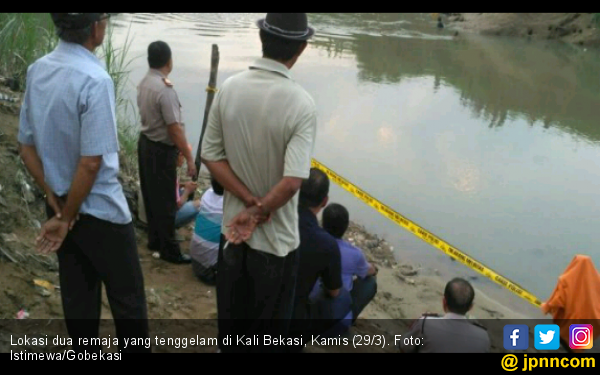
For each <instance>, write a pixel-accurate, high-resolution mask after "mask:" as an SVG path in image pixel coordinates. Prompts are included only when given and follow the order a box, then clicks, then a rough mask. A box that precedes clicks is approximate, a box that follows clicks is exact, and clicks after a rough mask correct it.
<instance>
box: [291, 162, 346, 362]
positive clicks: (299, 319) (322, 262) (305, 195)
mask: <svg viewBox="0 0 600 375" xmlns="http://www.w3.org/2000/svg"><path fill="white" fill-rule="evenodd" d="M328 201H329V178H328V177H327V174H325V172H323V171H321V170H319V169H316V168H312V169H311V170H310V176H309V178H308V180H306V181H304V182H303V183H302V187H301V188H300V202H299V205H298V217H299V221H300V247H299V248H298V252H299V253H300V254H299V256H300V265H299V267H298V280H297V282H296V292H295V296H294V299H295V301H294V315H293V317H294V320H293V321H292V327H291V333H292V335H293V336H294V337H311V336H312V335H315V336H317V335H323V336H330V334H329V333H328V331H329V330H330V329H331V330H332V331H337V330H338V329H337V327H335V323H336V322H338V321H340V320H342V319H343V318H344V317H345V315H347V313H348V311H349V310H350V306H351V303H352V301H351V298H350V293H349V292H348V290H347V289H343V288H342V286H343V283H342V260H341V254H340V248H339V246H338V243H337V242H336V240H335V238H334V237H333V236H332V235H331V234H329V233H327V232H326V231H325V230H324V229H323V228H321V227H320V226H319V221H318V219H317V215H318V214H319V213H320V212H321V210H322V209H323V208H324V207H325V206H327V202H328ZM317 280H320V281H319V282H320V284H322V285H319V286H320V288H319V291H320V293H319V294H318V295H311V294H312V293H311V292H312V291H313V289H314V288H315V284H316V283H317ZM326 333H327V334H326ZM290 349H291V350H290V351H291V352H294V351H296V352H299V351H302V349H303V345H296V346H294V348H293V349H292V348H290Z"/></svg>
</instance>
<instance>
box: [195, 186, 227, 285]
mask: <svg viewBox="0 0 600 375" xmlns="http://www.w3.org/2000/svg"><path fill="white" fill-rule="evenodd" d="M211 184H212V187H211V188H210V189H208V190H207V191H206V192H205V193H204V194H203V195H202V199H201V200H200V209H199V213H198V216H196V225H195V228H194V234H193V236H192V241H191V243H190V256H191V257H192V270H193V271H194V274H195V275H196V277H198V278H199V279H200V280H201V281H203V282H204V283H206V284H208V285H213V286H214V285H216V282H217V259H218V253H219V241H220V238H221V225H222V222H223V187H222V186H221V185H219V183H218V182H217V181H216V180H215V179H214V177H213V178H211Z"/></svg>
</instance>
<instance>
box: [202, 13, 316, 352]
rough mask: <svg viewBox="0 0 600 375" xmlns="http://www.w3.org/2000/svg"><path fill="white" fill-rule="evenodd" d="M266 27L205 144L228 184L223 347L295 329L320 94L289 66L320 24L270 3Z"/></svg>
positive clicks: (220, 99) (222, 253) (209, 160)
mask: <svg viewBox="0 0 600 375" xmlns="http://www.w3.org/2000/svg"><path fill="white" fill-rule="evenodd" d="M258 27H259V28H260V38H261V42H262V49H263V58H261V59H257V60H256V61H255V62H254V63H252V65H251V66H250V68H249V69H248V70H246V71H244V72H242V73H239V74H237V75H234V76H232V77H230V78H229V79H227V80H226V81H225V83H223V85H222V87H221V90H220V91H219V92H218V93H217V96H216V97H215V99H214V102H213V105H212V108H211V110H210V114H209V120H208V124H207V127H206V132H205V135H204V139H203V144H202V151H203V154H202V155H201V156H202V161H203V162H204V164H205V165H206V166H207V167H208V169H209V170H210V173H211V175H212V176H214V177H215V178H216V179H217V181H218V182H219V183H220V184H221V186H223V187H224V188H225V195H224V203H223V227H222V234H223V235H225V234H226V235H227V240H229V241H230V243H229V244H228V247H227V248H225V249H224V244H225V242H226V241H227V240H226V239H225V237H223V236H222V238H221V244H220V250H219V259H218V278H217V309H218V314H219V315H218V318H219V343H220V345H219V346H220V349H221V350H222V351H223V352H225V351H252V350H259V351H283V348H284V346H282V345H262V343H264V342H263V341H262V338H264V335H265V334H271V335H274V336H275V337H280V335H281V336H283V337H285V336H286V335H287V333H288V330H289V322H290V318H291V316H292V309H293V298H294V289H295V285H296V270H297V266H298V251H297V250H296V249H297V248H298V246H299V245H300V234H299V230H298V212H297V209H298V194H297V193H298V190H299V189H300V185H301V183H302V181H303V180H304V179H306V178H308V175H309V171H310V165H311V157H312V152H313V148H314V141H315V136H316V122H317V120H316V115H317V111H316V106H315V104H314V101H313V99H312V98H311V96H310V95H309V94H308V93H307V92H306V91H305V90H304V89H303V88H302V87H301V86H300V85H299V84H298V83H296V82H295V81H294V80H293V78H292V75H291V73H290V69H291V68H292V66H294V64H295V63H296V61H297V60H298V58H299V57H300V55H301V54H302V52H303V51H304V49H305V48H306V46H307V40H308V39H309V38H310V37H311V36H312V35H313V34H314V30H313V29H312V28H310V27H309V26H308V21H307V17H306V14H305V13H269V14H267V16H266V19H262V20H260V21H258ZM265 217H269V218H270V220H268V221H266V222H265V221H264V219H265ZM258 224H260V225H258ZM257 225H258V226H257ZM230 230H231V231H230ZM234 321H236V322H240V323H241V325H240V326H238V327H233V326H232V325H231V324H232V323H233V322H234ZM245 323H246V324H245ZM228 335H232V337H234V338H235V337H236V336H237V337H240V336H242V335H245V337H250V338H253V337H255V336H254V335H258V337H260V338H261V340H260V342H261V345H255V344H252V345H235V344H237V342H234V345H223V339H224V338H226V337H227V336H228ZM244 344H245V343H244Z"/></svg>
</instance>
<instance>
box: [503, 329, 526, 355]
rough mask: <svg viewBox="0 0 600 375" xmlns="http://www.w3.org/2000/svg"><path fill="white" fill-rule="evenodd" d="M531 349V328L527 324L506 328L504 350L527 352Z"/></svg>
mask: <svg viewBox="0 0 600 375" xmlns="http://www.w3.org/2000/svg"><path fill="white" fill-rule="evenodd" d="M528 348H529V327H528V326H527V325H525V324H507V325H505V326H504V349H506V350H526V349H528Z"/></svg>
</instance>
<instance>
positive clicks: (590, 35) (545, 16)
mask: <svg viewBox="0 0 600 375" xmlns="http://www.w3.org/2000/svg"><path fill="white" fill-rule="evenodd" d="M592 17H593V13H451V14H450V15H449V16H448V17H446V18H445V19H444V22H445V23H447V24H448V26H449V27H451V28H453V29H458V30H463V31H466V32H475V33H480V34H484V35H497V36H510V37H530V38H533V39H555V40H561V41H564V42H567V43H574V44H579V45H585V46H593V47H600V27H599V26H598V25H597V24H596V23H594V22H593V20H592Z"/></svg>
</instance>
